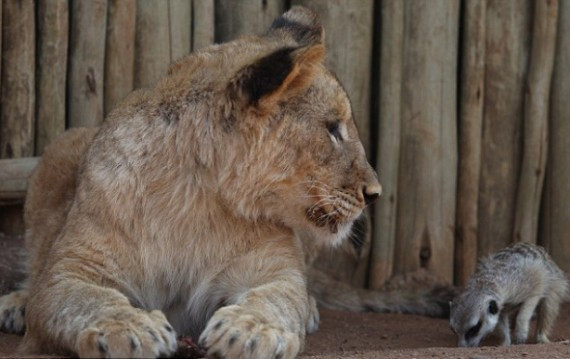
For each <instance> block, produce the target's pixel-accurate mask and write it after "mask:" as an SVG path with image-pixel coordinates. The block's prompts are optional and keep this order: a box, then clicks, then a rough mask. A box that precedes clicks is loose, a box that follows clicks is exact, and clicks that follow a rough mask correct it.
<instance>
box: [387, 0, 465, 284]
mask: <svg viewBox="0 0 570 359" xmlns="http://www.w3.org/2000/svg"><path fill="white" fill-rule="evenodd" d="M404 14H405V15H404V19H405V27H404V29H405V30H404V55H403V59H404V65H403V83H402V127H401V135H402V138H401V146H400V151H401V152H400V165H399V178H398V197H399V202H398V219H397V241H396V252H395V263H394V270H395V273H405V272H409V271H414V270H416V269H418V268H420V267H423V268H427V269H428V270H429V271H431V272H432V273H434V274H436V275H439V276H441V277H442V278H444V279H446V280H448V281H452V280H453V253H454V250H453V246H454V228H455V195H456V191H455V190H456V180H457V176H456V175H457V129H456V121H457V110H456V107H457V103H456V99H457V89H456V83H457V81H456V73H457V52H458V51H457V43H458V25H459V2H457V1H455V0H438V1H432V0H429V1H428V0H422V1H420V0H416V1H410V2H406V7H405V13H404Z"/></svg>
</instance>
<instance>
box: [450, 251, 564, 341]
mask: <svg viewBox="0 0 570 359" xmlns="http://www.w3.org/2000/svg"><path fill="white" fill-rule="evenodd" d="M569 292H570V285H569V282H568V279H567V278H566V275H565V274H564V272H563V271H562V270H561V269H560V268H558V266H557V265H556V264H555V263H554V261H553V260H552V259H551V258H550V256H549V255H548V253H546V251H545V250H544V248H542V247H540V246H537V245H532V244H529V243H517V244H514V245H512V246H510V247H507V248H505V249H502V250H500V251H499V252H497V253H495V254H493V255H491V256H490V257H488V258H485V259H482V260H480V261H479V263H478V264H477V269H476V271H475V274H473V276H472V277H471V278H470V279H469V281H468V283H467V286H466V289H465V291H464V292H463V293H462V294H460V295H459V296H457V297H456V298H455V299H454V300H453V301H452V302H451V303H450V327H451V330H453V332H454V333H455V334H456V335H457V338H458V343H457V344H458V346H460V347H465V346H467V347H476V346H479V344H480V343H481V341H482V340H483V338H485V337H486V336H487V335H488V334H490V333H492V332H493V331H494V330H495V329H497V331H498V334H499V335H500V336H501V338H502V345H510V344H511V333H510V317H511V316H512V315H515V314H516V321H515V326H514V333H513V342H514V343H515V344H521V343H526V341H527V338H528V332H529V322H530V319H531V317H532V315H533V313H534V311H535V309H538V310H537V319H538V322H537V330H536V341H537V342H538V343H548V342H549V340H548V335H549V334H550V330H551V329H552V326H553V324H554V321H555V319H556V316H557V315H558V311H559V309H560V304H561V303H562V302H563V301H564V300H567V299H568V296H569Z"/></svg>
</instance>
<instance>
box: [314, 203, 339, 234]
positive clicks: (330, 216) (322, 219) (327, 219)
mask: <svg viewBox="0 0 570 359" xmlns="http://www.w3.org/2000/svg"><path fill="white" fill-rule="evenodd" d="M305 216H306V217H307V219H308V220H309V221H310V222H312V223H314V224H315V225H316V226H317V227H321V228H323V227H327V228H328V229H329V231H330V232H331V233H337V232H338V227H339V223H340V220H341V218H340V216H339V215H338V214H337V213H334V211H333V212H327V211H326V210H325V209H324V208H323V207H315V206H313V207H309V208H307V210H306V212H305Z"/></svg>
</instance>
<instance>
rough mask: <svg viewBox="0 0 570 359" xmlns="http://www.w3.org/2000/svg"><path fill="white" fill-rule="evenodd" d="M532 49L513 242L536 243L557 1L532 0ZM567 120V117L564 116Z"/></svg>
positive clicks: (545, 146) (554, 47)
mask: <svg viewBox="0 0 570 359" xmlns="http://www.w3.org/2000/svg"><path fill="white" fill-rule="evenodd" d="M534 10H535V11H534V24H533V27H532V29H533V30H532V31H533V37H532V49H531V55H530V56H531V58H530V69H529V73H528V83H527V86H526V91H525V113H524V131H523V132H524V146H523V161H522V168H521V174H520V181H519V187H518V192H517V201H516V204H517V205H516V207H515V208H516V210H515V225H514V233H513V241H516V242H519V241H524V242H531V243H536V239H537V237H536V236H537V232H538V216H539V210H540V201H541V199H542V186H543V183H544V172H545V168H546V153H547V149H548V144H547V135H548V108H549V105H550V84H551V79H552V69H553V67H554V56H555V54H556V27H557V20H558V0H550V1H536V2H535V7H534ZM568 120H569V121H570V118H568Z"/></svg>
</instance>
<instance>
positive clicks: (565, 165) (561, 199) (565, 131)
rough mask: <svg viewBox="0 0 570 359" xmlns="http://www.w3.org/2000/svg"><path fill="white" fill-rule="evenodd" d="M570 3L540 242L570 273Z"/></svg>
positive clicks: (555, 89) (564, 14) (557, 66)
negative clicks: (569, 206) (569, 143)
mask: <svg viewBox="0 0 570 359" xmlns="http://www.w3.org/2000/svg"><path fill="white" fill-rule="evenodd" d="M569 34H570V2H569V1H566V0H564V1H560V16H559V24H558V43H557V48H556V59H555V63H554V75H553V76H552V98H551V102H550V104H551V107H550V123H549V126H550V131H549V147H548V164H547V179H546V187H545V193H544V204H543V215H542V230H541V234H542V236H541V239H542V241H541V243H542V244H544V245H545V246H546V247H547V248H548V249H549V251H550V254H551V255H552V258H554V260H555V261H556V262H557V263H558V265H559V266H560V267H561V268H562V269H563V270H565V271H566V272H570V211H569V210H568V204H569V203H570V187H569V185H568V184H569V183H570V146H569V145H568V139H569V138H570V101H568V94H570V71H568V69H570V35H569Z"/></svg>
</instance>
